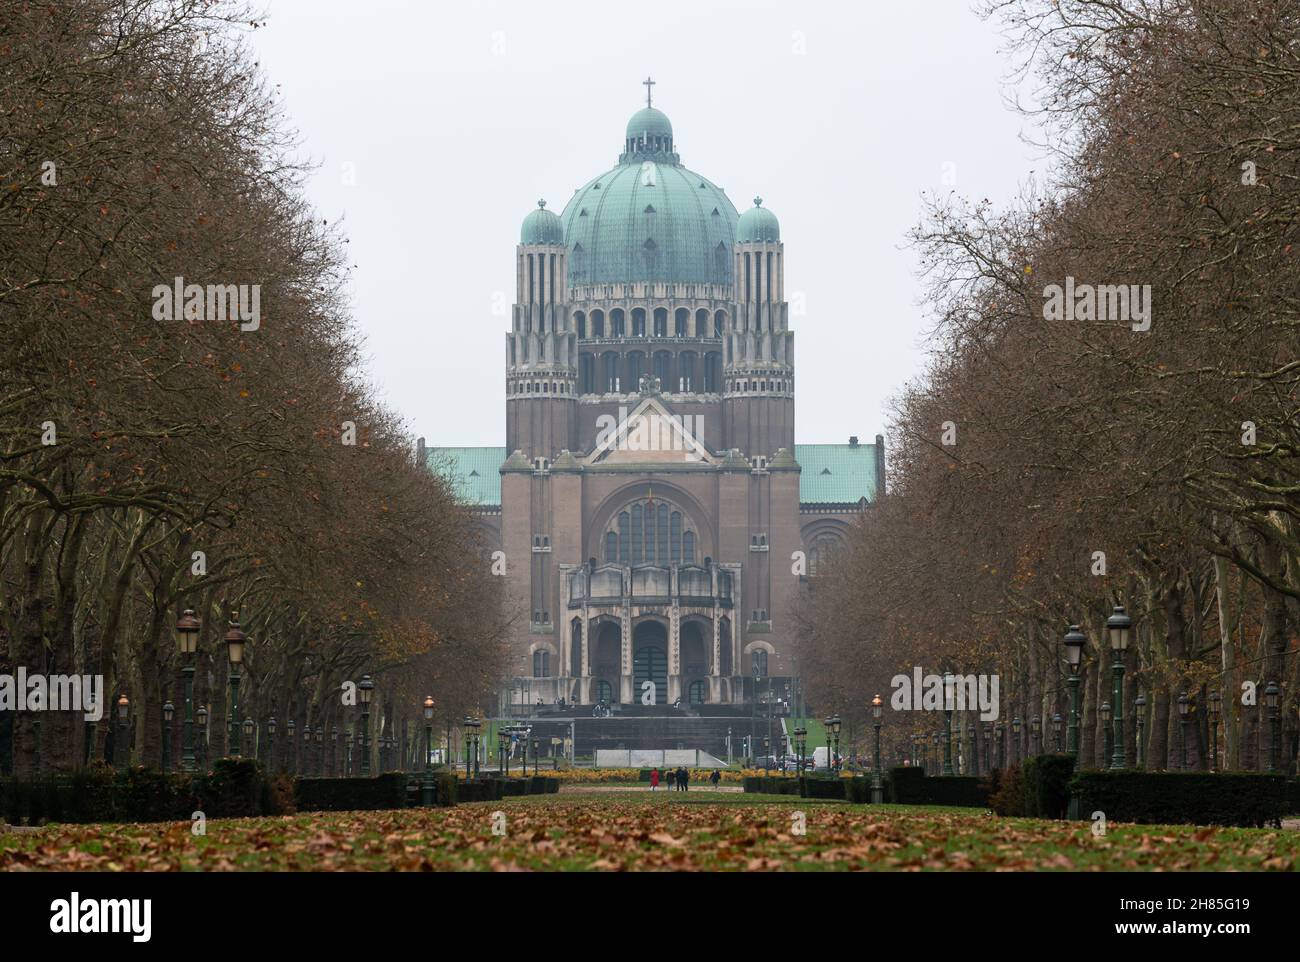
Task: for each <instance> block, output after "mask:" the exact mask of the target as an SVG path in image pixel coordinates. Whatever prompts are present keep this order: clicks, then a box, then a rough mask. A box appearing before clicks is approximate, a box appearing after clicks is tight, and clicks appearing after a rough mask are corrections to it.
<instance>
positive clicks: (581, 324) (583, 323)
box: [573, 311, 587, 339]
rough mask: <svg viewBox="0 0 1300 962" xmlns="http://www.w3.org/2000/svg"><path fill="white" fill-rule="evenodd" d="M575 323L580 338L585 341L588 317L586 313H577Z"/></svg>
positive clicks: (574, 318) (574, 317) (574, 316)
mask: <svg viewBox="0 0 1300 962" xmlns="http://www.w3.org/2000/svg"><path fill="white" fill-rule="evenodd" d="M573 320H574V323H575V324H576V325H577V327H578V338H579V339H583V338H585V337H586V336H587V315H586V312H584V311H577V312H576V313H575V314H574V315H573Z"/></svg>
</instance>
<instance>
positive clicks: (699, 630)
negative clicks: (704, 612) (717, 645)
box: [681, 620, 713, 675]
mask: <svg viewBox="0 0 1300 962" xmlns="http://www.w3.org/2000/svg"><path fill="white" fill-rule="evenodd" d="M709 627H710V626H709V624H708V623H707V622H703V621H694V620H692V621H687V622H683V624H682V629H681V631H682V636H681V638H682V674H683V675H707V674H709V649H710V648H711V647H713V646H712V644H711V642H712V640H713V638H712V634H711V633H710V636H709V642H705V640H704V639H705V631H706V630H707V629H708V628H709Z"/></svg>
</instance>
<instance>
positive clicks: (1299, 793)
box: [1286, 778, 1300, 815]
mask: <svg viewBox="0 0 1300 962" xmlns="http://www.w3.org/2000/svg"><path fill="white" fill-rule="evenodd" d="M1286 797H1287V806H1286V810H1287V814H1288V815H1300V778H1288V779H1287V782H1286Z"/></svg>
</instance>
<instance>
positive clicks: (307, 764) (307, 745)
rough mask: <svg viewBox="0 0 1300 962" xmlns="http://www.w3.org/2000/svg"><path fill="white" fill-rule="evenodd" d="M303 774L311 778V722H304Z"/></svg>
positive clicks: (304, 776)
mask: <svg viewBox="0 0 1300 962" xmlns="http://www.w3.org/2000/svg"><path fill="white" fill-rule="evenodd" d="M302 775H303V778H311V723H310V722H308V721H304V722H303V723H302Z"/></svg>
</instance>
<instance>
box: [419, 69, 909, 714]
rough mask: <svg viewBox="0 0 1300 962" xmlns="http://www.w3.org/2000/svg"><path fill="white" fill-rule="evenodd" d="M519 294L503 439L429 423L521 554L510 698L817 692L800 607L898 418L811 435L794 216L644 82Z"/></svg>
mask: <svg viewBox="0 0 1300 962" xmlns="http://www.w3.org/2000/svg"><path fill="white" fill-rule="evenodd" d="M647 89H649V87H648V86H647ZM742 173H743V172H742ZM738 179H742V178H736V177H733V178H732V182H733V183H734V182H735V181H736V180H738ZM521 186H522V185H521ZM796 256H797V255H796ZM515 290H516V297H515V305H514V309H513V316H512V320H511V323H510V329H509V330H508V331H507V332H506V335H505V385H504V386H505V408H506V423H505V446H504V447H472V448H447V447H433V446H429V447H425V445H424V442H423V440H421V442H420V443H421V452H422V457H423V458H424V459H425V461H426V463H427V464H428V465H429V466H430V468H431V469H432V470H435V471H438V472H441V473H443V474H444V475H445V476H447V477H448V478H449V479H450V480H451V482H452V483H453V484H454V486H455V488H456V491H457V493H458V495H459V496H460V497H461V498H462V499H464V500H465V501H466V502H468V503H469V504H471V505H472V506H473V509H474V511H475V513H476V516H477V518H478V520H479V523H480V524H481V527H482V534H483V540H484V541H485V542H486V545H487V548H488V552H489V554H492V555H494V556H495V557H497V558H499V559H501V560H502V562H503V563H502V565H501V569H500V570H501V572H502V573H503V575H504V577H506V578H507V579H508V583H509V598H510V603H511V605H512V606H513V607H514V609H515V610H516V612H517V615H518V617H517V619H516V623H517V625H518V629H517V632H516V633H515V636H514V637H513V638H512V640H511V662H512V664H511V668H510V672H511V676H510V677H509V678H506V679H503V689H504V688H506V687H507V686H508V687H509V688H510V691H511V692H513V695H510V694H508V693H507V694H506V696H505V697H507V698H511V697H513V698H515V699H518V700H519V701H521V702H523V703H524V704H526V705H528V706H533V705H535V704H543V705H557V704H560V705H566V706H588V705H600V706H611V707H612V708H613V709H615V710H617V709H619V708H620V707H621V708H624V709H625V710H635V709H636V708H637V707H639V706H652V705H657V706H676V707H679V708H680V709H681V710H683V711H690V710H693V711H696V712H700V713H705V714H707V713H708V710H709V709H710V708H711V707H712V706H717V707H719V708H721V707H723V706H741V705H746V704H748V703H749V702H750V701H751V699H753V698H754V697H755V693H756V692H759V691H766V692H768V693H771V692H772V691H773V690H776V691H785V692H786V693H787V694H788V693H789V692H790V691H791V690H792V688H796V689H797V675H798V666H797V664H796V663H795V660H794V653H793V645H792V641H793V637H792V633H793V631H794V624H793V606H794V605H795V602H796V601H797V599H798V597H799V594H800V593H801V592H803V591H807V590H809V589H810V587H811V586H812V585H814V584H815V579H816V576H817V571H818V568H819V566H824V565H826V564H827V563H828V561H829V559H830V558H831V556H832V555H833V553H834V551H835V548H836V546H837V545H838V544H840V543H842V541H843V538H844V537H845V534H846V532H847V530H848V527H849V525H851V524H852V523H853V521H854V519H855V517H856V516H857V515H858V514H859V512H861V511H864V510H866V509H867V508H868V506H869V505H870V504H872V503H873V502H874V501H875V500H876V498H877V497H878V496H879V495H880V494H882V493H883V491H884V483H885V472H884V452H883V443H882V438H881V437H880V436H879V435H877V436H876V438H875V443H874V444H870V443H867V444H864V443H861V442H860V441H859V440H858V438H856V437H852V438H849V439H848V440H847V443H843V444H797V443H796V442H795V433H794V432H795V417H794V398H795V383H796V381H795V352H794V339H795V332H794V331H793V330H792V329H791V325H790V320H791V318H790V308H789V305H788V303H787V301H786V290H785V246H784V244H783V243H782V241H781V229H780V224H779V222H778V220H777V217H776V215H775V214H774V213H773V212H772V210H771V209H770V208H769V207H767V206H765V205H764V203H763V200H762V199H761V198H759V197H755V198H754V200H753V205H752V206H751V207H749V209H748V210H746V211H745V212H744V213H743V214H742V213H738V212H737V210H736V208H735V206H734V205H733V204H732V201H731V199H730V198H729V197H728V196H727V194H726V192H725V191H724V190H723V189H722V188H721V187H719V186H718V185H717V184H716V183H715V182H714V181H712V180H710V179H709V178H707V177H705V176H703V175H702V174H698V173H695V172H694V171H692V170H691V169H690V168H688V167H686V166H685V165H684V164H683V163H682V160H681V157H680V156H679V155H678V153H677V150H676V147H675V145H674V141H673V127H672V124H671V123H670V122H669V119H668V117H667V115H666V114H664V113H663V112H662V111H660V110H659V109H657V108H655V107H654V106H652V105H651V103H650V97H649V95H647V103H646V106H645V107H644V108H642V109H640V110H638V111H637V112H636V113H635V114H633V115H632V118H631V120H629V121H628V123H627V128H626V131H625V134H624V137H623V142H622V150H621V152H620V153H619V154H618V159H617V163H616V164H614V166H612V167H611V168H609V169H607V170H604V171H602V172H600V173H598V174H596V176H594V177H591V178H590V179H588V180H587V181H586V182H585V183H584V184H583V185H582V186H581V187H579V188H577V189H576V190H575V191H574V192H573V195H572V197H570V198H569V200H568V203H567V204H565V206H564V209H563V211H562V212H561V213H558V214H557V213H555V211H554V210H553V209H552V207H550V206H548V205H547V203H546V201H544V200H539V201H538V202H537V206H536V208H535V209H534V210H532V211H531V212H530V213H529V214H528V215H527V216H526V217H524V218H523V224H522V226H521V229H520V234H519V243H518V245H517V247H516V248H515ZM774 686H775V689H774ZM732 710H733V711H734V710H735V709H732Z"/></svg>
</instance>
